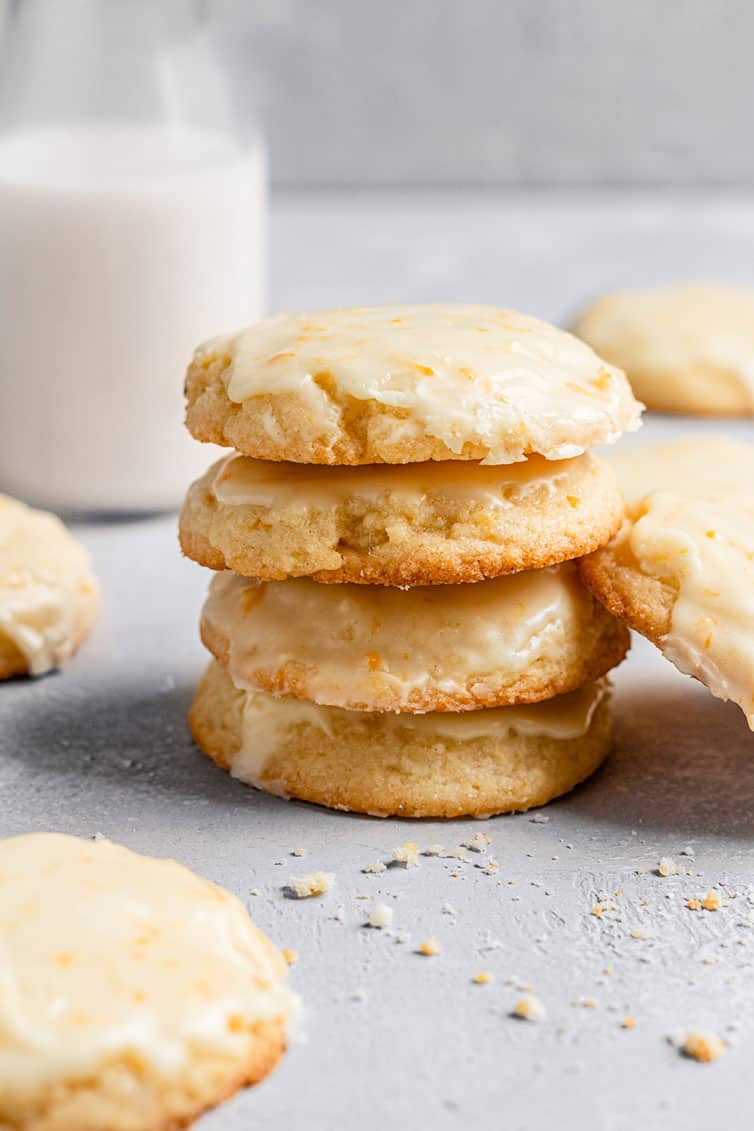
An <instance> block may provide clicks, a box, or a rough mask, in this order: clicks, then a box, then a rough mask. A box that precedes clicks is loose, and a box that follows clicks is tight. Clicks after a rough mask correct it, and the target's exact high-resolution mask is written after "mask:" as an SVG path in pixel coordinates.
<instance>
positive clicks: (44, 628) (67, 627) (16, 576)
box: [0, 495, 99, 679]
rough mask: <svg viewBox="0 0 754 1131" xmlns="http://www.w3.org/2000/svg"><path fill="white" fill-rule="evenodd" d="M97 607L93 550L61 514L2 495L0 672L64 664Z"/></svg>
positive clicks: (27, 671) (38, 670)
mask: <svg viewBox="0 0 754 1131" xmlns="http://www.w3.org/2000/svg"><path fill="white" fill-rule="evenodd" d="M98 609H99V587H98V585H97V581H96V579H95V578H94V576H93V574H92V570H91V565H90V562H89V555H88V554H87V552H86V550H85V549H84V547H83V546H81V545H80V544H79V543H78V542H77V541H76V539H75V538H74V537H73V536H72V535H71V534H70V533H69V532H68V530H66V528H65V526H64V525H63V523H62V522H61V521H60V519H58V518H56V517H55V515H52V514H48V513H47V512H46V511H38V510H33V509H32V508H31V507H27V506H25V505H24V504H23V503H19V502H17V501H16V500H15V499H11V498H9V497H8V496H7V495H0V679H8V678H9V677H10V676H14V675H26V674H30V675H41V674H43V673H44V672H48V671H51V670H52V669H53V668H58V667H60V666H61V665H62V664H64V663H65V662H66V660H68V659H69V657H70V656H71V655H72V654H73V653H74V652H75V651H76V649H77V648H78V647H79V645H80V644H81V643H82V641H83V640H85V638H86V637H87V636H88V635H89V632H90V631H91V629H92V626H93V625H94V621H95V619H96V616H97V611H98Z"/></svg>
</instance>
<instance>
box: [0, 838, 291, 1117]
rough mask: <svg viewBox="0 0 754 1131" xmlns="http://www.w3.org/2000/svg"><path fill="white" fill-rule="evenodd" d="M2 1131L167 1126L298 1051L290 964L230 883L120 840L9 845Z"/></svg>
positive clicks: (2, 847)
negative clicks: (290, 1047)
mask: <svg viewBox="0 0 754 1131" xmlns="http://www.w3.org/2000/svg"><path fill="white" fill-rule="evenodd" d="M0 905H1V906H2V940H3V963H2V983H3V993H2V994H0V1032H2V1034H3V1039H2V1041H0V1127H2V1128H8V1129H11V1128H12V1131H167V1129H172V1128H178V1127H185V1126H186V1125H188V1124H189V1123H191V1122H192V1121H193V1120H194V1119H195V1118H196V1117H197V1116H198V1115H199V1114H200V1113H201V1112H202V1111H204V1110H205V1109H206V1108H208V1107H212V1106H213V1105H215V1104H217V1103H219V1102H220V1101H221V1100H223V1099H226V1098H227V1097H228V1096H230V1095H231V1094H232V1093H233V1092H235V1091H236V1090H237V1089H238V1088H240V1087H242V1086H244V1085H246V1084H252V1083H256V1081H258V1080H260V1079H261V1078H262V1077H263V1076H266V1075H267V1073H268V1072H269V1071H270V1070H271V1069H272V1068H273V1067H274V1065H275V1063H276V1062H277V1061H278V1059H279V1058H280V1056H281V1055H282V1053H283V1052H284V1050H285V1043H286V1024H287V1021H288V1019H289V1017H290V1016H291V1014H292V1012H293V1009H294V1007H295V1003H296V999H295V995H293V994H292V993H291V991H290V990H288V988H287V986H286V973H287V967H286V964H285V962H284V961H283V959H282V957H281V956H280V955H279V954H278V952H277V951H276V950H275V948H274V947H273V946H272V944H271V943H270V942H268V940H267V939H266V938H265V937H264V935H262V934H261V933H260V932H259V931H258V930H257V929H256V928H255V927H254V926H253V925H252V923H251V922H250V920H249V917H248V915H247V914H246V911H245V910H244V908H243V905H242V904H241V903H240V902H239V900H237V899H236V898H235V896H232V895H229V894H228V892H226V891H223V890H222V889H221V888H218V887H215V885H214V884H211V883H208V882H207V881H206V880H203V879H200V878H199V877H198V876H195V875H194V874H193V873H191V872H189V871H188V870H187V869H186V868H183V867H181V865H180V864H177V863H176V862H175V861H173V860H155V859H149V858H147V857H144V856H138V855H136V854H135V853H133V852H129V851H128V850H127V849H125V848H121V847H119V846H118V845H115V844H111V843H110V842H109V841H105V840H97V841H85V840H79V839H78V838H76V837H70V836H59V835H54V834H50V833H35V834H31V835H29V836H19V837H14V838H12V839H10V840H5V841H0Z"/></svg>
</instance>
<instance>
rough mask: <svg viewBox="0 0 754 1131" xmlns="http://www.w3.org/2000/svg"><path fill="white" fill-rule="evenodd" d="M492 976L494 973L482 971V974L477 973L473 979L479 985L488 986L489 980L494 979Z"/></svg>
mask: <svg viewBox="0 0 754 1131" xmlns="http://www.w3.org/2000/svg"><path fill="white" fill-rule="evenodd" d="M492 977H493V976H492V974H487V973H486V972H482V973H481V974H475V975H474V977H473V979H472V981H473V982H474V983H475V984H476V985H477V986H486V985H487V983H488V982H491V981H492Z"/></svg>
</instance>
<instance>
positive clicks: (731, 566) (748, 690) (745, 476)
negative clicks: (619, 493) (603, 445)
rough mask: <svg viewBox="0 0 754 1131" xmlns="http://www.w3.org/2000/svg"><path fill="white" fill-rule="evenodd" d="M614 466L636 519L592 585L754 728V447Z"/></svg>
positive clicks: (636, 456)
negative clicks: (730, 702) (737, 708)
mask: <svg viewBox="0 0 754 1131" xmlns="http://www.w3.org/2000/svg"><path fill="white" fill-rule="evenodd" d="M612 462H613V464H614V466H615V468H616V471H617V473H618V480H619V482H620V483H621V485H622V486H623V488H624V491H625V493H626V498H627V500H628V517H627V518H626V520H625V522H624V523H623V526H622V527H621V529H620V531H619V532H618V534H617V535H616V537H615V538H614V539H613V540H612V541H611V542H610V543H609V544H608V545H607V546H605V547H604V548H603V549H601V550H597V551H596V552H595V553H594V554H592V555H590V556H589V557H587V558H584V559H583V561H581V562H580V563H579V565H580V569H581V574H582V577H583V578H584V581H585V582H586V584H587V585H588V586H589V588H590V589H591V590H592V592H593V593H594V594H595V596H596V597H598V598H599V600H600V601H602V603H603V604H604V605H605V606H606V608H608V609H609V610H610V612H611V613H613V614H614V615H615V616H617V617H620V619H621V620H623V621H625V623H626V624H627V625H629V626H630V627H631V628H635V629H636V630H637V631H638V632H641V633H642V634H643V635H644V636H647V637H648V638H649V639H650V640H652V641H653V643H654V644H656V645H657V646H658V648H660V649H661V650H662V652H663V653H664V654H665V655H666V656H667V658H668V659H669V660H671V661H672V663H674V664H675V666H676V667H677V668H679V669H680V671H682V672H685V673H686V674H687V675H693V676H696V678H697V679H699V680H701V682H702V683H704V684H706V685H707V687H708V688H709V689H710V691H711V692H712V694H713V695H716V696H717V697H718V698H719V699H732V700H733V701H734V702H735V703H737V704H738V705H739V706H740V707H741V709H742V710H743V712H744V714H745V715H746V718H747V720H748V722H749V726H750V727H752V729H754V446H750V445H748V444H741V443H737V442H735V441H733V440H726V439H723V438H716V439H713V438H708V437H698V438H688V439H686V440H678V441H675V442H672V443H667V444H658V445H656V446H653V447H641V448H636V449H631V450H629V451H626V452H623V453H617V454H616V455H615V457H614V458H613V460H612Z"/></svg>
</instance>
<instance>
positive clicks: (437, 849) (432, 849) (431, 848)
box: [422, 844, 445, 856]
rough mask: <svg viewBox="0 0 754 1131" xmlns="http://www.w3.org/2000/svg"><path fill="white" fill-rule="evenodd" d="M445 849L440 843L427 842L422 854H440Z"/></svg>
mask: <svg viewBox="0 0 754 1131" xmlns="http://www.w3.org/2000/svg"><path fill="white" fill-rule="evenodd" d="M444 851H445V849H444V847H443V846H442V845H441V844H428V845H427V847H426V848H424V849H422V856H442V854H443V852H444Z"/></svg>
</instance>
